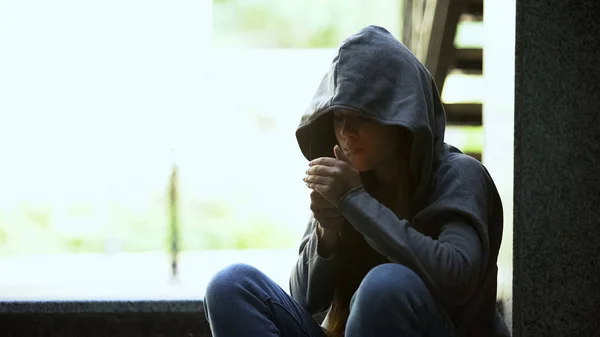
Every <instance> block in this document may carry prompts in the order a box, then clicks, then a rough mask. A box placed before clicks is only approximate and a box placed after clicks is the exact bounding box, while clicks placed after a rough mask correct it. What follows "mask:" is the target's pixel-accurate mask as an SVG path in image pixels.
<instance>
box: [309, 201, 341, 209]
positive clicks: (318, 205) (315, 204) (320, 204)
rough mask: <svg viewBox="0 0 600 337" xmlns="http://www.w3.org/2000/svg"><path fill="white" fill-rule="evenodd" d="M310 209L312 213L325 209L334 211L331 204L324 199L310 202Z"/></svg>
mask: <svg viewBox="0 0 600 337" xmlns="http://www.w3.org/2000/svg"><path fill="white" fill-rule="evenodd" d="M310 209H311V210H312V211H313V212H320V211H323V210H327V209H336V208H335V206H333V204H332V203H330V202H329V201H327V200H326V199H325V198H323V199H314V200H311V202H310Z"/></svg>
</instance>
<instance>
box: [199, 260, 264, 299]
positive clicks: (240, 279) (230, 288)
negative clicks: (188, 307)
mask: <svg viewBox="0 0 600 337" xmlns="http://www.w3.org/2000/svg"><path fill="white" fill-rule="evenodd" d="M261 277H262V273H261V272H260V271H259V270H258V269H256V268H255V267H252V266H250V265H247V264H244V263H236V264H232V265H230V266H227V267H225V268H223V269H221V270H220V271H219V272H217V273H216V274H215V275H214V276H213V277H212V278H211V280H210V281H209V282H208V286H207V287H206V294H205V296H204V302H205V304H210V302H212V301H223V300H226V299H228V298H230V299H231V298H232V297H234V298H235V296H236V294H238V295H239V294H241V292H243V291H244V290H246V291H247V290H248V289H245V288H247V287H248V286H249V285H250V284H251V283H255V282H257V281H258V279H260V278H261Z"/></svg>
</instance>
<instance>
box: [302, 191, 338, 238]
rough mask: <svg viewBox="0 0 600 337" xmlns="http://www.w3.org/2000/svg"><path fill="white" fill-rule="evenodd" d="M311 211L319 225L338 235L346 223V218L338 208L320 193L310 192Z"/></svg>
mask: <svg viewBox="0 0 600 337" xmlns="http://www.w3.org/2000/svg"><path fill="white" fill-rule="evenodd" d="M310 210H311V211H312V212H313V217H314V218H315V220H317V221H318V222H319V225H320V226H321V227H322V228H323V229H325V230H330V231H332V232H335V233H337V232H338V231H339V230H340V227H341V226H342V224H343V223H344V217H343V216H342V215H341V214H340V213H339V212H338V210H337V208H336V207H335V206H334V205H333V204H332V203H330V202H329V201H327V200H326V199H325V198H324V197H323V196H322V195H321V194H320V193H319V192H316V191H312V192H310Z"/></svg>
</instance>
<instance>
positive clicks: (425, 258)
mask: <svg viewBox="0 0 600 337" xmlns="http://www.w3.org/2000/svg"><path fill="white" fill-rule="evenodd" d="M441 178H442V179H441V181H439V184H441V185H442V186H441V187H442V190H443V192H442V193H441V195H440V196H439V198H438V199H437V201H436V202H435V203H434V204H432V205H429V207H428V208H426V209H425V212H429V215H427V216H425V217H423V218H427V222H429V223H428V224H427V225H433V226H438V227H439V228H441V230H440V234H439V236H438V237H437V238H436V239H433V238H431V237H429V236H426V235H423V234H422V233H420V232H418V231H417V230H416V229H415V228H413V227H412V226H411V224H410V223H409V221H407V220H403V219H399V218H398V217H397V216H396V215H395V214H394V213H393V212H392V211H391V210H390V209H388V208H387V207H385V206H384V205H382V204H381V203H379V202H378V201H377V200H376V199H375V198H373V197H372V196H371V195H369V194H368V193H367V192H366V191H365V190H364V189H362V188H361V189H358V190H355V191H352V192H351V193H349V194H348V195H347V196H346V197H345V198H344V199H343V200H342V202H341V203H340V205H339V206H338V208H339V210H340V212H341V213H342V215H344V217H345V218H346V219H347V220H348V221H349V222H350V223H351V224H352V226H353V227H354V228H355V229H356V230H357V231H358V232H360V233H361V234H363V235H364V236H365V239H366V240H367V242H368V243H369V245H370V246H371V247H373V249H375V250H377V251H378V252H379V253H381V254H382V255H384V256H386V257H387V258H388V259H390V261H392V262H396V263H401V264H404V265H406V266H407V267H409V268H411V269H413V270H414V271H415V272H416V273H417V274H419V275H420V276H421V278H422V279H423V281H424V282H425V283H426V284H427V285H428V286H429V288H430V290H432V291H433V292H434V295H436V296H439V297H438V298H440V300H442V301H443V303H445V304H447V305H449V306H455V305H460V304H462V303H464V302H465V301H466V300H467V299H468V298H469V296H470V295H471V294H472V293H473V291H474V290H475V289H476V287H477V286H478V281H479V280H480V278H481V272H483V271H484V270H485V261H486V257H485V256H486V255H487V250H488V248H487V247H488V243H487V241H485V242H482V240H487V237H486V236H485V235H480V234H479V233H487V227H486V224H485V221H484V219H485V216H486V214H487V209H486V206H485V205H486V200H485V193H484V192H482V185H481V184H484V183H485V181H483V182H482V181H478V180H477V179H478V178H477V177H471V178H470V179H471V180H474V181H469V182H465V181H461V180H460V179H458V177H457V176H453V174H450V175H448V176H446V177H445V178H444V177H441ZM463 184H471V185H470V186H469V187H468V188H467V190H466V189H465V188H464V186H463ZM469 189H470V190H471V191H469Z"/></svg>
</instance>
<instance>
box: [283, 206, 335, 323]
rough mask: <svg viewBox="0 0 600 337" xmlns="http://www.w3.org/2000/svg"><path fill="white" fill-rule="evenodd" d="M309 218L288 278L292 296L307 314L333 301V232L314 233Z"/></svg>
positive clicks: (314, 312)
mask: <svg viewBox="0 0 600 337" xmlns="http://www.w3.org/2000/svg"><path fill="white" fill-rule="evenodd" d="M317 227H320V226H317V221H316V220H314V219H313V218H312V217H311V221H310V222H309V223H308V227H307V228H306V232H305V233H304V236H303V238H302V241H301V243H300V256H299V257H298V261H297V262H296V266H295V267H294V269H292V274H291V277H290V293H291V295H292V297H293V298H294V299H295V300H296V301H297V302H298V303H299V304H300V305H301V306H302V307H303V308H305V309H306V310H307V311H308V312H309V313H310V314H311V315H314V314H317V313H319V312H322V311H325V310H327V308H329V306H330V305H331V301H332V300H333V292H334V264H335V260H336V254H335V245H336V240H337V233H329V232H328V231H327V230H325V231H324V232H323V234H322V236H321V237H319V235H318V231H321V230H320V229H319V230H318V229H317Z"/></svg>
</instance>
